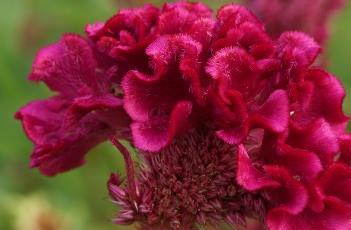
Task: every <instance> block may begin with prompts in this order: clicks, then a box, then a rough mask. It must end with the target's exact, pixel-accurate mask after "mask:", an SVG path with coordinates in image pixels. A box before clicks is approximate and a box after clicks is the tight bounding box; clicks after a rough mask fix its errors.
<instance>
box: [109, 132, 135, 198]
mask: <svg viewBox="0 0 351 230" xmlns="http://www.w3.org/2000/svg"><path fill="white" fill-rule="evenodd" d="M110 141H111V143H112V144H113V145H114V146H115V147H116V148H117V149H118V150H119V151H120V153H121V154H122V156H123V158H124V162H125V166H126V171H127V179H128V189H129V192H130V196H131V198H132V199H133V200H134V201H138V191H137V186H136V182H135V170H134V164H133V160H132V157H131V154H130V152H129V151H128V149H127V148H126V147H124V146H123V145H122V144H121V143H120V142H119V141H118V139H117V138H116V137H114V136H111V137H110Z"/></svg>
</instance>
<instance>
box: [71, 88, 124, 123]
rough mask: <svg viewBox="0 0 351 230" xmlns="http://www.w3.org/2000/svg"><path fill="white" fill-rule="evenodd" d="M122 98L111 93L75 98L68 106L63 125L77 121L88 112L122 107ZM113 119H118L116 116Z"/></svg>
mask: <svg viewBox="0 0 351 230" xmlns="http://www.w3.org/2000/svg"><path fill="white" fill-rule="evenodd" d="M122 106H123V100H122V99H119V98H117V97H115V96H113V95H111V94H105V95H102V96H90V95H89V96H84V97H78V98H75V99H74V101H73V104H72V106H70V108H69V110H68V112H67V114H66V115H65V121H64V126H70V125H72V124H73V123H74V122H77V121H78V120H79V119H81V118H82V117H83V116H84V115H86V114H87V113H89V112H92V111H94V112H96V110H98V111H99V110H105V111H107V110H114V109H122ZM115 119H119V118H118V117H116V118H115Z"/></svg>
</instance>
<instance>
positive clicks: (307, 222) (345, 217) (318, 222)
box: [266, 199, 351, 230]
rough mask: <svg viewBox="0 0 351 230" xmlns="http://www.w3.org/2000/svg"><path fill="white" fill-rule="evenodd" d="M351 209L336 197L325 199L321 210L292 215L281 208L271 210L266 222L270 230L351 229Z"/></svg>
mask: <svg viewBox="0 0 351 230" xmlns="http://www.w3.org/2000/svg"><path fill="white" fill-rule="evenodd" d="M350 219H351V209H350V207H349V206H347V205H345V204H344V203H343V202H341V201H338V200H336V199H328V200H326V201H325V209H324V210H323V211H321V212H313V211H312V210H309V209H307V210H305V211H304V212H303V213H301V214H299V215H292V214H289V213H287V212H284V211H281V210H275V209H273V210H271V211H270V212H269V213H268V216H267V219H266V223H267V226H268V228H269V230H297V229H318V230H349V229H351V222H350Z"/></svg>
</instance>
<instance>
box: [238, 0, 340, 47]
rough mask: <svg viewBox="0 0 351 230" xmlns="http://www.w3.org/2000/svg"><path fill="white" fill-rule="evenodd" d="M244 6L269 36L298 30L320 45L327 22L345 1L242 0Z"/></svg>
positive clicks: (325, 38) (277, 35)
mask: <svg viewBox="0 0 351 230" xmlns="http://www.w3.org/2000/svg"><path fill="white" fill-rule="evenodd" d="M244 4H245V5H246V6H247V7H248V8H249V9H251V10H252V11H253V12H254V13H255V14H256V15H257V16H258V17H259V18H260V19H261V20H262V21H263V22H264V23H265V25H266V29H267V32H268V33H270V34H271V35H272V36H274V37H279V36H280V35H281V34H282V33H283V32H285V31H302V32H305V33H307V34H309V35H311V36H312V37H314V39H315V40H316V41H317V42H318V43H319V44H324V43H325V42H326V41H327V39H328V35H329V34H328V31H329V30H328V23H329V20H330V18H331V17H332V16H333V15H334V14H335V13H336V12H337V11H338V10H339V9H341V8H342V6H343V5H344V4H345V0H317V1H306V0H244ZM282 12H284V13H282Z"/></svg>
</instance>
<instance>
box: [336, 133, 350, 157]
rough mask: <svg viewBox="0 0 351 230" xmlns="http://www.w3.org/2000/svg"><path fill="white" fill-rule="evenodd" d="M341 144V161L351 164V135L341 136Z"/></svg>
mask: <svg viewBox="0 0 351 230" xmlns="http://www.w3.org/2000/svg"><path fill="white" fill-rule="evenodd" d="M339 144H340V158H339V161H340V162H344V163H346V164H350V162H351V135H350V134H344V135H343V136H341V137H340V138H339Z"/></svg>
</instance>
